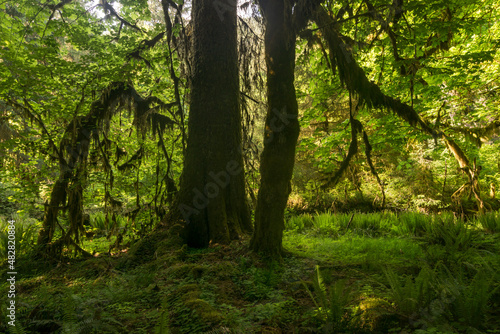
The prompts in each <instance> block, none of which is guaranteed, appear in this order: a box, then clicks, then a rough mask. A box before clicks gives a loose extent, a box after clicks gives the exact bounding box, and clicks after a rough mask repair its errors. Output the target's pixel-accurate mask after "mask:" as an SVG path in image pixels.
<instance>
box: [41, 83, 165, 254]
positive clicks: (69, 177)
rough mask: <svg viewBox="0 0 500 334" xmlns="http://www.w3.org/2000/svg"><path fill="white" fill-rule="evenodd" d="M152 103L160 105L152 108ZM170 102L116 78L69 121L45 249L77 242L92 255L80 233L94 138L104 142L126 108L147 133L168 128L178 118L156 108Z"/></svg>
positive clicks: (45, 231) (44, 229)
mask: <svg viewBox="0 0 500 334" xmlns="http://www.w3.org/2000/svg"><path fill="white" fill-rule="evenodd" d="M152 104H156V105H157V106H156V107H153V108H152ZM170 106H171V105H169V104H165V103H163V102H162V101H161V100H159V99H158V98H156V97H148V98H142V97H141V96H140V95H139V93H137V91H136V90H135V89H134V87H132V86H131V85H130V84H128V83H123V82H114V83H112V84H110V85H109V86H108V87H107V88H106V89H105V90H104V91H103V92H102V94H101V97H100V98H99V99H98V100H96V101H94V102H93V103H92V104H91V107H90V111H89V113H88V114H87V115H86V116H78V117H75V118H74V119H73V120H72V121H71V122H70V123H69V124H68V126H67V127H66V129H65V132H64V135H63V137H62V139H61V141H60V143H59V147H58V148H57V152H58V153H59V169H60V174H59V179H58V180H57V181H56V183H55V184H54V186H53V188H52V193H51V196H50V201H49V202H48V203H46V204H45V215H44V221H43V225H42V228H41V230H40V233H39V235H38V246H39V249H40V251H41V252H42V253H45V254H50V255H52V256H55V257H59V256H60V255H61V251H62V248H63V247H68V246H73V247H74V248H75V249H76V250H77V251H78V252H80V253H83V254H85V255H89V254H88V253H87V252H85V251H84V250H83V249H81V248H80V247H79V246H78V242H79V240H80V236H81V234H82V233H84V232H85V228H84V226H83V190H84V188H85V185H86V179H87V158H88V155H89V150H90V146H91V142H92V140H94V141H95V142H97V143H98V146H99V147H100V146H101V145H100V141H99V137H100V135H101V134H102V135H105V134H106V133H107V132H108V131H109V128H110V121H111V118H112V117H113V115H115V114H116V113H117V112H118V111H120V110H121V109H124V108H126V109H128V111H129V113H132V112H134V124H135V125H136V128H137V131H138V132H139V133H141V134H144V133H145V132H147V131H150V130H151V129H155V131H164V130H165V129H166V127H167V126H168V127H171V126H173V124H174V122H173V121H172V120H170V119H169V118H168V117H166V116H164V115H160V114H158V113H157V112H156V111H157V110H158V109H168V108H169V107H170ZM102 153H103V154H104V151H103V152H102ZM107 165H109V163H107ZM61 210H69V229H68V231H64V229H63V228H62V226H60V224H59V223H58V220H57V218H58V214H59V212H60V211H61ZM57 226H59V228H61V230H62V237H61V239H59V240H57V241H53V237H54V231H55V230H56V228H57Z"/></svg>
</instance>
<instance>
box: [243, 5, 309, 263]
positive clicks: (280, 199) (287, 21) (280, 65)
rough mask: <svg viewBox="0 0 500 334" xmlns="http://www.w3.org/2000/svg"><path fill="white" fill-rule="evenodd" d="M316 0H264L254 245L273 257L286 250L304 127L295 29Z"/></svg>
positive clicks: (300, 25) (253, 246)
mask: <svg viewBox="0 0 500 334" xmlns="http://www.w3.org/2000/svg"><path fill="white" fill-rule="evenodd" d="M317 3H318V1H308V0H304V1H299V2H298V3H297V4H296V5H295V8H294V7H293V5H294V4H295V1H290V0H273V1H270V0H261V1H259V5H260V8H261V11H262V14H263V16H264V20H265V25H266V33H265V38H264V44H265V50H266V66H267V98H268V109H267V115H266V125H265V134H264V150H263V152H262V155H261V162H260V172H261V181H260V188H259V193H258V199H257V207H256V210H255V231H254V234H253V237H252V240H251V242H250V247H251V249H252V250H254V251H256V252H259V253H265V254H267V255H269V256H271V257H279V256H280V254H281V248H282V246H281V245H282V236H283V229H284V212H285V208H286V204H287V201H288V196H289V195H290V192H291V190H292V187H291V179H292V172H293V166H294V161H295V146H296V145H297V139H298V137H299V132H300V125H299V121H298V105H297V97H296V95H295V86H294V75H295V39H296V31H299V30H300V29H301V28H302V27H303V26H305V24H306V23H307V17H308V15H309V14H310V13H311V11H312V9H313V8H315V6H316V5H317ZM292 8H294V10H292ZM292 13H293V14H292Z"/></svg>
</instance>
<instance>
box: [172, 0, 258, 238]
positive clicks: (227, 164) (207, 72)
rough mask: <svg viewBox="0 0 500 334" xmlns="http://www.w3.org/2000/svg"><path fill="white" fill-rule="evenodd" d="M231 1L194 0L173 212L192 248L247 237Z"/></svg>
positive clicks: (233, 18) (232, 1)
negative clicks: (182, 152) (184, 132)
mask: <svg viewBox="0 0 500 334" xmlns="http://www.w3.org/2000/svg"><path fill="white" fill-rule="evenodd" d="M236 18H237V16H236V1H235V0H219V1H217V0H216V1H214V0H194V1H193V7H192V19H193V23H194V26H193V52H194V54H193V76H192V85H191V105H190V112H189V121H188V140H187V149H186V156H185V160H184V171H183V175H182V178H181V184H180V190H179V194H178V198H177V205H176V208H175V209H177V210H178V211H179V212H178V213H179V214H180V215H181V217H182V219H183V220H184V221H185V222H186V229H185V232H186V233H185V236H186V242H187V244H188V245H189V246H191V247H207V246H208V245H209V244H210V243H228V242H229V241H230V240H232V239H237V238H238V237H239V235H241V234H242V233H245V232H250V230H251V224H250V214H249V208H248V204H247V202H246V196H245V183H244V175H245V174H244V171H243V159H242V154H241V149H240V145H241V115H240V110H239V76H238V54H237V29H236V28H237V25H236Z"/></svg>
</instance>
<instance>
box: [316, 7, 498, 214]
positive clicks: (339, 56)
mask: <svg viewBox="0 0 500 334" xmlns="http://www.w3.org/2000/svg"><path fill="white" fill-rule="evenodd" d="M314 20H315V22H316V23H317V24H318V26H319V27H322V30H323V36H324V38H325V39H326V41H327V44H328V48H329V51H330V55H329V56H330V62H331V64H332V67H334V68H336V69H337V70H338V73H339V77H340V80H341V82H342V83H343V84H344V85H345V86H346V88H347V89H348V90H349V92H353V93H356V94H357V95H358V97H359V99H360V100H361V101H362V102H364V103H365V104H366V105H367V106H368V107H375V108H384V109H389V110H392V111H393V112H394V113H395V114H397V115H398V116H399V117H400V118H402V119H404V120H405V121H407V122H408V123H409V124H410V125H412V126H415V127H419V128H420V129H421V130H422V131H423V132H424V133H427V134H429V135H431V136H432V137H434V138H440V139H442V140H443V141H444V142H445V143H446V145H447V147H448V149H449V150H450V151H451V152H452V153H453V156H454V157H455V159H456V160H457V162H458V163H459V165H460V168H461V169H462V170H463V171H464V173H465V174H466V175H467V177H468V179H469V181H468V182H467V183H466V184H464V185H463V186H462V187H461V188H460V189H459V190H458V191H457V192H455V194H454V196H455V197H456V196H458V195H460V194H461V193H462V192H463V191H464V190H465V189H469V190H470V193H471V194H474V197H475V199H476V201H477V204H478V208H479V211H480V212H483V211H484V209H485V204H484V202H483V201H482V199H481V196H480V189H479V179H478V178H479V172H480V168H477V167H476V165H475V163H474V165H473V166H471V165H470V163H469V160H468V159H467V156H466V155H465V153H464V152H463V151H462V149H461V148H460V147H459V146H458V144H457V143H456V142H454V141H453V140H452V139H451V138H449V137H448V136H446V134H445V133H443V132H442V131H440V130H438V129H433V128H431V127H430V126H429V125H428V124H427V123H426V122H425V121H424V120H423V119H422V118H421V117H420V116H419V114H418V113H417V112H416V110H415V109H414V108H413V107H412V106H410V105H408V104H406V103H403V102H401V101H399V100H397V99H394V98H393V97H390V96H388V95H386V94H384V93H383V92H382V91H381V89H380V87H379V86H378V85H376V84H375V83H374V82H372V81H370V80H368V78H367V77H366V74H365V72H364V71H363V69H362V68H361V67H360V66H359V65H358V64H357V62H356V61H355V59H354V58H353V56H352V54H351V52H350V51H349V50H348V49H347V47H346V44H345V43H344V42H343V40H342V37H341V36H340V34H339V33H338V32H337V31H336V30H335V25H334V21H333V20H332V18H331V17H330V16H329V15H328V13H327V12H326V11H325V9H324V8H322V7H317V8H316V11H315V13H314ZM497 129H498V124H496V123H494V124H492V125H490V126H489V127H486V128H485V129H484V131H481V134H487V133H491V132H493V131H496V130H497ZM379 184H381V183H380V182H379Z"/></svg>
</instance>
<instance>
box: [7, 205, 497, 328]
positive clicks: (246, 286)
mask: <svg viewBox="0 0 500 334" xmlns="http://www.w3.org/2000/svg"><path fill="white" fill-rule="evenodd" d="M408 217H409V218H408ZM408 217H406V218H405V217H402V218H401V217H398V219H397V221H396V220H394V219H393V218H394V217H393V218H390V217H389V218H390V219H389V218H387V217H385V218H384V216H383V215H382V216H381V215H379V216H377V215H361V214H360V215H356V216H355V217H354V220H352V219H351V221H352V223H351V222H349V218H350V216H349V215H345V216H342V217H338V216H337V217H334V216H329V215H318V216H315V217H312V216H309V215H304V216H297V217H292V218H291V219H290V220H289V221H288V222H287V230H286V231H285V236H284V240H283V244H284V248H285V249H286V250H287V253H286V255H285V256H284V257H283V259H282V261H278V262H276V261H274V262H269V261H262V259H260V258H259V257H258V256H256V254H253V253H251V252H249V251H248V247H247V245H248V240H247V239H246V238H244V239H242V240H239V241H235V242H233V243H231V244H230V245H227V246H223V245H212V246H211V247H210V248H208V249H202V250H199V249H188V248H187V247H186V246H181V245H180V244H179V243H178V241H179V240H177V239H176V236H175V235H172V231H165V232H161V233H157V234H154V235H152V236H151V237H148V238H144V239H142V240H141V241H139V242H137V243H135V244H134V245H132V247H130V248H128V247H124V248H123V249H121V250H115V252H111V253H108V252H107V250H108V248H109V245H110V244H112V243H113V242H114V240H113V239H111V240H107V239H106V238H105V237H102V238H94V239H93V240H87V241H85V242H84V244H83V247H84V248H85V249H87V250H88V251H90V252H92V253H94V256H93V257H92V258H88V259H79V258H70V257H69V256H68V258H67V259H65V260H64V261H61V262H58V263H55V262H49V261H46V260H33V259H30V258H27V257H24V258H19V259H17V264H16V267H17V272H18V274H17V282H16V295H17V298H16V305H17V309H16V312H17V314H16V317H17V319H16V323H17V327H16V328H12V327H9V326H8V325H7V323H6V321H5V319H8V318H7V317H6V313H5V312H6V311H5V310H6V304H5V303H6V301H5V303H4V301H3V300H5V299H4V298H2V304H4V305H2V310H1V312H0V313H1V319H2V321H1V322H0V332H5V333H9V332H10V333H17V332H19V333H72V334H74V333H500V302H499V300H500V273H499V272H500V237H499V232H500V231H498V230H497V231H492V230H490V231H487V230H485V229H484V228H483V227H484V226H485V225H484V224H483V225H482V226H479V225H477V224H472V223H467V224H466V223H464V222H457V221H455V220H453V222H450V221H447V220H446V219H444V218H443V219H441V218H439V219H437V218H436V219H432V220H431V219H430V218H425V219H424V218H422V219H421V221H419V219H420V218H418V217H417V216H415V217H417V218H415V217H413V218H412V217H410V216H408ZM496 217H497V218H498V215H497V216H496ZM386 218H387V219H386ZM384 219H386V220H384ZM425 220H427V221H425ZM384 222H385V223H384ZM447 224H448V225H447ZM451 224H452V225H451ZM495 224H496V223H495ZM429 226H434V227H429ZM491 226H493V228H496V227H500V223H499V224H498V226H497V225H491V224H490V228H491ZM495 226H496V227H495ZM5 267H6V266H2V270H3V268H5ZM5 273H6V270H3V271H2V277H4V275H3V274H5ZM8 288H9V286H8V283H5V281H3V282H2V285H1V286H0V295H1V296H5V295H7V290H8Z"/></svg>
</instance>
